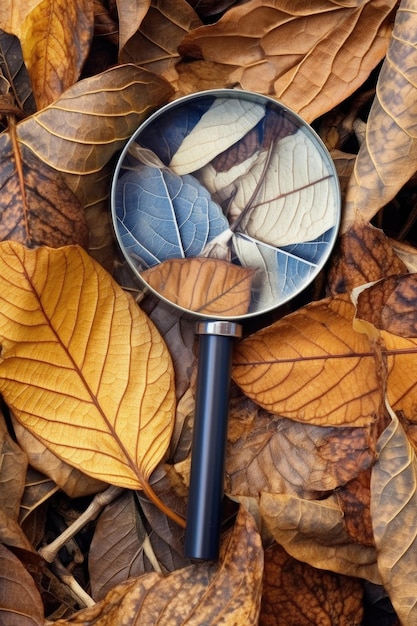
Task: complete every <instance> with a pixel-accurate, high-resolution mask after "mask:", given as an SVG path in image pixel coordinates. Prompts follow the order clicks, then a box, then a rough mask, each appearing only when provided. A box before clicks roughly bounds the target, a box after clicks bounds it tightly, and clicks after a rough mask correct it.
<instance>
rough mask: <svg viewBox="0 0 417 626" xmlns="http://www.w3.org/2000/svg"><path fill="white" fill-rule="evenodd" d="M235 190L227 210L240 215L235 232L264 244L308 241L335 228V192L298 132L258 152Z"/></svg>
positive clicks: (325, 170) (308, 142) (324, 168)
mask: <svg viewBox="0 0 417 626" xmlns="http://www.w3.org/2000/svg"><path fill="white" fill-rule="evenodd" d="M235 186H236V194H235V195H234V197H233V200H232V202H231V204H230V210H233V209H235V211H236V212H240V211H241V212H242V220H241V222H240V224H239V230H242V231H243V232H245V233H247V234H248V235H250V236H251V237H253V238H255V239H258V240H260V241H263V242H265V243H268V244H271V245H274V246H286V245H290V244H294V243H301V242H305V241H311V240H313V239H316V238H317V237H319V236H320V235H322V234H323V233H324V232H326V231H327V230H329V229H330V228H332V227H333V226H335V224H336V222H337V219H338V216H337V209H338V204H339V199H338V189H337V187H336V185H335V182H334V179H333V176H332V173H331V170H330V169H329V166H328V165H327V164H326V162H325V160H324V159H323V158H322V156H321V153H320V152H319V151H318V150H317V147H316V146H315V145H314V144H313V142H312V141H311V139H310V138H309V137H308V136H307V135H306V133H305V132H304V131H303V129H300V130H299V131H298V132H296V133H295V134H293V135H290V136H289V137H284V138H283V139H279V140H278V141H277V143H276V145H275V146H274V147H273V149H272V150H270V151H264V152H262V153H261V154H260V156H259V158H258V159H257V161H256V162H255V164H254V165H253V166H252V168H251V169H250V171H249V172H248V174H246V175H244V176H243V177H242V178H240V179H239V180H238V181H236V183H235ZM246 207H247V209H246Z"/></svg>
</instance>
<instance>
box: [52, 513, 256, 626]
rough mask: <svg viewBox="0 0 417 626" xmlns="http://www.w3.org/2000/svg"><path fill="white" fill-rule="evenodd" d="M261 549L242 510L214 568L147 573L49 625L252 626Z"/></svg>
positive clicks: (201, 565) (204, 565)
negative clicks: (66, 618)
mask: <svg viewBox="0 0 417 626" xmlns="http://www.w3.org/2000/svg"><path fill="white" fill-rule="evenodd" d="M262 572H263V549H262V545H261V541H260V537H259V534H258V532H257V530H256V528H255V524H254V522H253V519H252V518H251V516H250V515H249V514H248V513H247V512H245V510H244V509H243V508H242V509H241V510H240V514H239V516H238V519H237V521H236V523H235V526H234V529H233V533H232V534H231V536H230V539H229V540H228V542H226V543H224V544H223V553H222V558H221V562H220V564H212V563H207V562H205V563H198V564H194V565H190V566H189V567H186V568H183V569H180V570H177V571H175V572H172V573H171V574H169V575H167V576H165V575H163V574H158V573H155V572H153V573H150V574H145V575H143V576H140V577H139V578H136V579H130V580H128V581H127V582H126V583H124V584H122V585H119V586H117V587H115V588H114V589H113V590H112V591H110V592H109V593H108V594H107V596H106V597H105V598H104V599H103V600H101V601H100V602H98V603H97V604H96V605H95V606H93V607H91V608H87V609H84V610H82V611H80V612H78V613H76V614H75V615H74V616H73V617H72V618H70V619H68V620H65V619H62V620H57V621H56V622H54V624H55V626H70V624H76V623H78V624H80V623H81V624H82V623H85V624H87V623H89V622H90V623H92V622H94V625H95V626H113V625H114V624H117V623H119V624H120V623H123V624H124V625H125V626H139V624H146V626H153V625H155V626H156V625H158V626H168V624H169V626H182V625H185V624H187V626H201V624H205V625H206V626H218V625H220V624H221V625H222V626H236V625H237V624H239V625H240V624H245V626H246V625H247V626H255V625H256V624H258V617H259V610H260V601H261V592H262Z"/></svg>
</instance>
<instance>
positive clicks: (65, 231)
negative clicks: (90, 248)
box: [0, 133, 88, 248]
mask: <svg viewBox="0 0 417 626" xmlns="http://www.w3.org/2000/svg"><path fill="white" fill-rule="evenodd" d="M2 148H3V151H2V158H1V160H0V189H1V201H0V207H1V209H2V220H1V224H0V240H1V241H3V240H4V239H13V240H14V241H20V242H21V243H23V244H25V245H28V246H31V247H33V246H39V245H47V246H51V247H54V248H56V247H58V246H62V245H66V244H73V243H76V244H79V245H80V246H83V247H85V248H86V247H87V245H88V228H87V223H86V218H85V213H84V211H83V208H82V207H81V205H80V203H79V202H78V200H77V198H76V197H75V195H74V194H73V193H72V191H71V190H70V189H69V188H68V187H67V185H66V184H65V182H64V180H63V179H62V177H61V175H60V174H59V172H57V171H56V170H55V169H53V168H51V167H50V166H49V165H47V164H46V163H43V162H42V161H41V160H40V159H38V158H37V157H36V156H35V155H34V154H32V152H31V151H30V150H28V149H27V148H26V147H24V146H20V148H19V154H16V153H15V152H13V150H12V144H11V141H10V138H9V136H8V134H7V133H3V135H2ZM14 161H16V162H17V163H18V164H19V165H18V167H16V168H14V167H13V162H14ZM20 164H21V173H22V178H21V177H20V175H19V169H20Z"/></svg>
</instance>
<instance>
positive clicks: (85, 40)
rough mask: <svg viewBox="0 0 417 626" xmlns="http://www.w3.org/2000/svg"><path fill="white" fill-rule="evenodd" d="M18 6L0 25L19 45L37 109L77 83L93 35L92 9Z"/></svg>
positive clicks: (74, 4)
mask: <svg viewBox="0 0 417 626" xmlns="http://www.w3.org/2000/svg"><path fill="white" fill-rule="evenodd" d="M13 4H14V5H16V4H19V3H16V2H14V3H13ZM20 4H21V7H20V8H17V7H16V6H13V8H12V9H11V11H10V14H9V15H8V14H7V12H6V15H4V16H3V19H1V20H0V25H1V27H2V28H4V30H6V31H8V32H11V33H13V34H15V35H17V36H18V37H19V39H20V41H21V44H22V51H23V58H24V61H25V63H26V66H27V68H28V71H29V74H30V77H31V83H32V87H33V91H34V94H35V98H36V102H37V105H38V108H39V109H41V108H43V107H45V106H47V105H48V104H49V103H50V102H52V101H53V100H56V98H58V96H60V95H61V93H62V92H63V91H65V89H67V88H68V87H70V86H71V85H73V84H74V83H75V82H76V81H77V80H78V78H79V76H80V72H81V69H82V66H83V63H84V61H85V59H86V56H87V53H88V51H89V47H90V41H91V37H92V34H93V18H94V14H93V5H92V3H91V2H90V0H41V1H38V2H32V3H30V2H29V3H25V6H24V9H23V3H20ZM22 9H23V11H22ZM8 22H9V23H8Z"/></svg>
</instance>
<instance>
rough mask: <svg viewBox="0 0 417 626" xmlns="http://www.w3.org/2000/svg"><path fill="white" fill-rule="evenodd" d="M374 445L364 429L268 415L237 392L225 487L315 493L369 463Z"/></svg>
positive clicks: (249, 492)
mask: <svg viewBox="0 0 417 626" xmlns="http://www.w3.org/2000/svg"><path fill="white" fill-rule="evenodd" d="M374 448H375V443H374V441H373V437H372V436H371V432H370V430H369V429H368V428H342V427H338V428H332V427H323V426H314V425H312V424H300V423H299V422H294V421H292V420H287V419H285V418H282V417H278V416H276V415H271V414H270V413H267V412H266V411H265V410H263V409H261V408H260V407H259V406H257V405H256V404H255V403H253V402H252V401H251V400H249V398H245V397H244V396H243V395H242V394H240V397H237V398H234V399H233V400H232V401H231V405H230V417H229V434H228V451H227V458H226V476H227V483H226V491H227V493H228V494H229V495H232V496H242V495H245V496H252V497H259V494H260V493H262V492H269V493H291V494H294V495H295V494H296V495H298V496H300V497H303V498H308V499H313V498H320V497H323V495H325V494H326V493H328V492H330V491H331V490H334V489H338V490H340V489H341V487H342V486H343V485H345V484H346V483H347V482H349V481H352V480H353V479H354V478H356V477H357V476H358V474H359V473H360V472H361V470H364V469H366V468H369V467H370V465H371V464H372V462H373V459H374Z"/></svg>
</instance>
